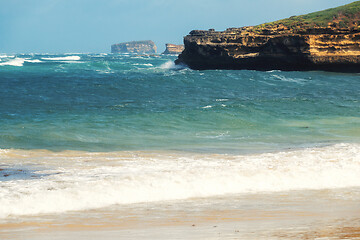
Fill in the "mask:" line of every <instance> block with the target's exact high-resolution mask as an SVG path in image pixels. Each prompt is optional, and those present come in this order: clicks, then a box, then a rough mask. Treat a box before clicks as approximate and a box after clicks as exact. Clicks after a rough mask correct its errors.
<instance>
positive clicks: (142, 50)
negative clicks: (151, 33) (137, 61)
mask: <svg viewBox="0 0 360 240" xmlns="http://www.w3.org/2000/svg"><path fill="white" fill-rule="evenodd" d="M111 53H139V54H154V53H156V45H155V43H154V42H153V41H151V40H147V41H133V42H124V43H118V44H113V45H111Z"/></svg>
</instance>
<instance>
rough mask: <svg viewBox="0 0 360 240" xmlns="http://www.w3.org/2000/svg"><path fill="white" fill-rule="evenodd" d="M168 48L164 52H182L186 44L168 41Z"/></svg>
mask: <svg viewBox="0 0 360 240" xmlns="http://www.w3.org/2000/svg"><path fill="white" fill-rule="evenodd" d="M165 45H166V49H165V51H164V52H163V53H162V54H180V53H182V51H183V50H184V45H175V44H170V43H167V44H165Z"/></svg>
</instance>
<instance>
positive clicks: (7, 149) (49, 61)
mask: <svg viewBox="0 0 360 240" xmlns="http://www.w3.org/2000/svg"><path fill="white" fill-rule="evenodd" d="M175 59H176V56H162V55H151V56H148V55H143V56H142V55H114V54H105V53H104V54H77V53H73V54H56V55H54V54H13V55H10V54H0V237H1V236H2V237H3V238H5V237H8V238H11V237H12V236H15V235H16V236H18V237H19V235H17V234H19V232H20V233H21V232H27V231H28V232H29V231H30V230H31V231H32V230H34V229H37V230H39V229H44V228H48V227H49V226H50V225H51V226H52V227H54V226H56V227H58V228H59V226H64V224H65V223H69V221H70V222H72V223H73V224H74V225H76V224H78V225H79V224H80V223H81V224H84V223H86V222H89V224H90V225H92V224H93V225H101V226H105V225H106V226H107V227H109V226H108V225H109V222H115V223H116V224H115V225H112V227H113V228H117V229H118V228H119V227H121V226H122V228H123V229H127V228H132V227H134V224H135V223H134V224H133V225H131V227H129V225H126V224H129V221H130V222H136V223H137V225H136V224H135V225H136V226H139V225H141V224H144V223H146V224H147V226H149V228H152V229H154V225H156V226H159V225H161V224H155V223H152V221H156V219H158V221H160V222H172V223H173V225H174V226H178V224H179V222H181V223H182V224H183V225H189V226H192V229H194V226H195V224H193V222H192V220H193V219H195V220H196V219H197V220H199V218H201V217H199V216H205V217H203V218H201V219H202V220H201V221H200V220H199V221H200V222H202V223H203V225H202V226H203V227H204V226H205V225H206V224H205V223H204V221H205V220H204V219H206V221H205V222H207V223H208V222H209V221H210V223H209V224H210V225H211V226H212V225H214V224H215V223H214V222H216V221H218V223H217V226H218V225H219V226H220V225H221V223H222V222H224V221H225V222H227V220H224V219H227V218H226V216H229V219H230V220H231V219H232V220H231V221H230V220H229V221H230V222H232V223H240V222H241V223H244V222H246V223H248V221H249V218H245V217H244V216H245V215H246V216H248V215H249V216H258V218H256V219H255V220H254V221H265V220H268V221H267V223H274V222H275V223H277V225H276V224H275V225H274V226H272V225H271V226H270V227H268V228H269V229H271V231H273V230H274V229H281V226H283V222H281V221H283V220H284V218H285V219H288V218H291V219H295V220H294V221H293V223H294V225H293V226H292V225H291V226H289V229H293V228H294V226H301V227H302V228H301V229H298V231H303V230H304V229H306V228H311V226H314V225H313V222H317V223H319V222H318V221H316V218H314V217H310V218H307V217H305V216H310V215H311V216H317V217H319V218H321V216H324V215H321V214H325V213H326V214H328V215H326V214H325V215H326V216H327V218H328V219H330V220H329V221H330V222H329V223H322V225H321V224H320V225H318V226H319V228H323V227H324V226H325V227H329V226H336V227H339V226H340V225H341V226H347V225H346V224H345V225H344V221H345V222H351V223H352V224H353V223H354V221H353V220H354V219H355V220H356V221H358V223H359V226H360V221H359V216H360V204H359V202H360V75H359V74H344V73H329V72H316V71H314V72H282V71H269V72H262V71H246V70H244V71H231V70H208V71H194V70H191V69H189V68H186V67H184V66H175V65H174V63H173V61H174V60H175ZM314 199H317V200H316V201H315V200H314ZM319 206H322V207H324V206H331V210H329V208H327V207H325V208H324V209H323V211H322V212H321V214H320V213H319V212H316V211H317V210H316V211H315V210H314V209H315V208H317V207H319ZM254 209H255V210H256V211H257V213H258V214H256V213H255V212H256V211H255V210H254ZM216 211H218V212H216ZM267 211H276V212H273V213H272V215H271V216H273V218H272V219H271V217H269V216H268V215H266V214H265V213H266V212H267ZM294 211H295V212H297V214H295V215H296V216H295V215H294V214H288V215H286V216H285V217H284V215H283V214H280V213H284V212H287V213H289V212H294ZM200 212H201V214H200ZM259 212H261V214H260V213H259ZM279 212H280V213H279ZM299 212H301V213H303V214H300V213H299ZM324 212H325V213H324ZM195 213H199V214H198V215H196V214H195ZM235 213H236V214H237V215H236V217H233V218H231V217H230V216H232V215H233V214H235ZM246 213H248V215H247V214H246ZM333 213H336V214H333ZM149 214H150V217H149ZM264 214H265V215H264ZM279 214H280V215H279ZM304 214H305V215H304ZM306 214H308V215H306ZM332 214H333V215H332ZM352 214H353V215H352ZM169 215H171V216H173V217H172V218H170V217H169ZM151 216H153V218H151ZM214 216H217V217H216V218H215V217H214ZM274 216H275V217H274ZM294 216H295V217H294ZM330 216H331V217H330ZM211 217H212V218H211ZM269 218H270V220H269ZM61 219H63V220H61ZM64 219H73V220H64ZM74 219H75V220H74ZM84 219H85V220H84ZM89 219H92V220H89ZM110 219H112V220H110ZM129 219H130V220H129ZM134 219H136V220H134ZM139 219H140V220H139ZM159 219H160V220H159ZM174 219H175V220H174ZM221 219H222V220H221ZM259 219H260V220H259ZM279 219H281V221H280V220H279ZM309 219H310V220H309ZM339 219H342V220H343V221H342V222H341V221H340V220H339ZM296 221H300V222H301V223H298V222H296ZM90 222H91V223H90ZM287 222H288V221H287ZM339 222H341V224H340V223H339ZM75 223H76V224H75ZM295 223H296V224H295ZM124 224H125V225H124ZM146 224H145V225H146ZM65 225H66V224H65ZM93 225H92V226H93ZM235 225H236V224H235ZM235 225H234V229H233V228H232V227H233V225H230V226H229V225H226V227H225V225H224V227H223V228H222V229H221V231H220V230H219V231H220V232H221V233H226V232H227V231H229V232H232V234H230V235H226V236H227V237H229V238H231V237H234V236H233V235H234V234H242V235H241V236H243V238H244V239H251V238H253V237H254V236H257V237H256V238H267V239H270V238H268V237H269V235H266V234H265V233H264V232H263V231H262V232H261V231H259V229H258V230H256V231H255V230H253V232H257V233H259V232H261V234H265V235H251V233H252V232H251V231H250V232H249V231H248V232H246V231H245V230H239V229H235V228H236V227H235ZM240 225H241V224H240ZM245 225H246V224H245ZM265 225H266V224H265ZM29 226H30V227H29ZM82 226H83V225H82ZM161 226H162V227H163V226H164V225H161ZM212 227H213V226H212ZM355 227H358V226H355ZM134 228H136V227H134ZM246 228H249V225H246V227H244V228H243V229H246ZM14 229H15V230H14ZM29 229H30V230H29ZM214 229H215V228H214ZM31 231H30V232H31ZM211 231H214V230H213V229H212V230H211ZM211 231H210V232H211ZM264 231H265V230H264ZM266 231H268V230H266ZM269 231H270V230H269ZM279 231H280V230H279ZM304 231H305V230H304ZM135 232H136V233H137V234H139V231H135ZM172 232H176V231H174V230H172ZM204 232H209V231H207V230H204ZM280 232H281V231H280ZM314 232H315V233H316V231H315V230H314V231H313V233H314ZM329 232H331V231H329ZM333 232H334V231H333ZM335 232H336V231H335ZM338 232H339V231H338ZM121 234H125V232H121ZM121 234H120V235H118V236H126V234H125V235H121ZM154 234H155V233H154ZM182 234H184V233H182ZM214 234H215V235H216V234H217V233H215V232H214ZM249 234H250V235H249ZM259 234H260V233H259ZM215 235H214V236H215ZM146 236H150V235H148V233H144V235H142V236H140V235H133V237H134V238H135V239H137V238H144V237H146ZM151 236H153V237H154V239H155V238H156V239H159V236H157V235H156V236H155V235H151ZM167 236H168V237H169V236H171V235H167ZM177 236H178V237H179V236H186V234H185V235H181V233H179V234H178V235H177ZM191 236H192V237H193V238H197V239H211V238H210V237H209V236H206V235H199V236H198V235H196V233H194V235H191ZM191 236H190V238H191ZM195 236H197V237H195ZM216 236H217V235H216ZM271 236H273V237H274V238H275V239H277V238H281V237H279V236H283V235H279V234H278V233H276V234H275V233H273V232H272V235H271ZM286 236H288V237H289V236H290V235H286ZM294 236H299V235H296V234H295V235H294ZM314 236H315V235H314ZM173 237H174V236H173ZM67 238H68V237H67ZM76 238H77V239H78V237H76ZM184 238H185V237H184ZM223 238H226V237H225V236H223ZM289 238H296V237H289ZM19 239H21V236H20V237H19ZM28 239H31V238H30V237H29V236H28ZM34 239H40V238H38V237H36V236H35V237H34ZM68 239H69V238H68ZM214 239H217V238H216V237H215V238H214Z"/></svg>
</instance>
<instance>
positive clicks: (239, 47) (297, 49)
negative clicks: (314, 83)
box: [176, 25, 360, 72]
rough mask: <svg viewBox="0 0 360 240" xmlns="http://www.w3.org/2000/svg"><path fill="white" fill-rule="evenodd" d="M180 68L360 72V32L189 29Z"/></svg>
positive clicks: (279, 27) (179, 60)
mask: <svg viewBox="0 0 360 240" xmlns="http://www.w3.org/2000/svg"><path fill="white" fill-rule="evenodd" d="M184 44H185V50H184V51H183V53H182V54H180V55H179V58H178V59H177V60H176V64H186V65H187V66H189V67H190V68H192V69H251V70H274V69H278V70H327V71H341V72H360V29H359V28H354V27H352V28H338V27H331V26H328V27H312V28H306V29H302V28H298V29H295V30H294V29H288V28H286V27H285V26H282V25H278V26H275V27H271V28H256V27H243V28H230V29H227V30H226V31H223V32H216V31H214V30H209V31H198V30H194V31H191V32H190V34H189V35H188V36H186V37H185V38H184Z"/></svg>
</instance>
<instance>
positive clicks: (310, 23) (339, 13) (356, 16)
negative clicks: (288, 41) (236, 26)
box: [256, 1, 360, 29]
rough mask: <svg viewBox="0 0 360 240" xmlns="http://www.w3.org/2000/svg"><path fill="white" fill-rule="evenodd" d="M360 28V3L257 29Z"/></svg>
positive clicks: (295, 17)
mask: <svg viewBox="0 0 360 240" xmlns="http://www.w3.org/2000/svg"><path fill="white" fill-rule="evenodd" d="M329 24H330V25H332V26H333V27H340V28H346V27H359V26H360V1H356V2H353V3H350V4H347V5H344V6H340V7H336V8H330V9H327V10H323V11H319V12H314V13H310V14H306V15H300V16H292V17H290V18H286V19H283V20H279V21H275V22H270V23H265V24H261V25H258V26H256V27H257V28H268V27H273V26H279V25H283V26H286V27H287V28H290V29H292V28H296V27H327V26H329Z"/></svg>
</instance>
